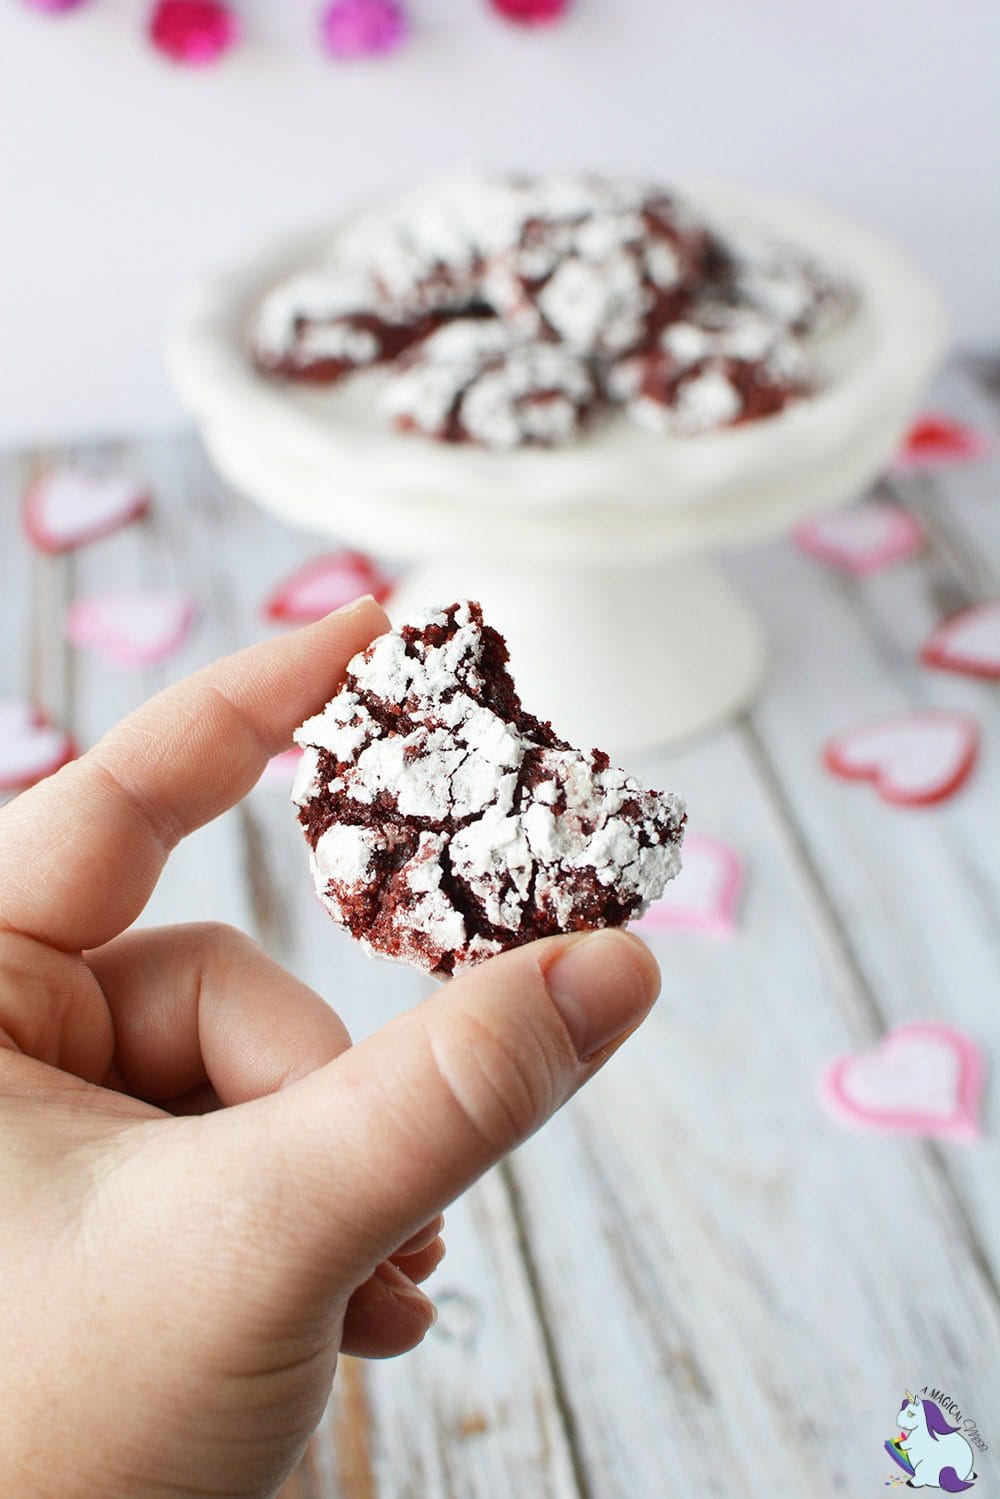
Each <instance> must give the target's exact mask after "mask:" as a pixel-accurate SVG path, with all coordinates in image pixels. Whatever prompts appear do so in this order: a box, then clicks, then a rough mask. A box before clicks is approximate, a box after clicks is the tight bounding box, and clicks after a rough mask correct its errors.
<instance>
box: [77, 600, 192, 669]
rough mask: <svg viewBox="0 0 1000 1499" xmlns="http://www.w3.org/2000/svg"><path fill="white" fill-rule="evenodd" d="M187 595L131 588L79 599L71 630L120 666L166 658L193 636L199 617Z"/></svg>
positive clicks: (84, 644) (81, 642)
mask: <svg viewBox="0 0 1000 1499" xmlns="http://www.w3.org/2000/svg"><path fill="white" fill-rule="evenodd" d="M195 612H196V610H195V603H194V600H193V599H192V598H191V597H190V596H189V595H187V594H181V593H174V592H170V591H162V592H148V593H139V592H127V593H107V594H98V595H95V596H93V597H91V598H84V599H77V600H75V602H74V603H73V604H71V605H70V608H69V610H68V612H67V615H66V635H67V638H68V639H69V640H70V641H71V642H72V644H73V645H75V646H77V647H78V648H80V649H84V650H92V651H96V653H97V654H98V655H99V656H101V657H102V659H103V660H105V661H108V662H110V663H111V664H112V665H114V666H126V667H139V666H148V665H151V664H152V663H153V662H156V661H165V660H166V659H167V657H169V656H172V655H173V653H174V652H175V651H176V650H178V649H179V647H180V646H181V645H182V644H183V643H184V640H185V639H186V638H187V634H188V631H189V630H190V628H191V624H192V622H193V620H194V617H195Z"/></svg>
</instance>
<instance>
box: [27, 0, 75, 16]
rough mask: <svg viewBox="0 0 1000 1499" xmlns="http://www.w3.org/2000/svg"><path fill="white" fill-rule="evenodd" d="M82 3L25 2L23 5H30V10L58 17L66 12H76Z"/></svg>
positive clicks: (66, 0)
mask: <svg viewBox="0 0 1000 1499" xmlns="http://www.w3.org/2000/svg"><path fill="white" fill-rule="evenodd" d="M83 3H84V0H25V4H27V5H30V6H31V8H32V10H41V11H44V12H45V14H46V15H50V16H60V15H63V14H64V13H65V12H66V11H68V10H76V8H77V6H78V5H82V4H83Z"/></svg>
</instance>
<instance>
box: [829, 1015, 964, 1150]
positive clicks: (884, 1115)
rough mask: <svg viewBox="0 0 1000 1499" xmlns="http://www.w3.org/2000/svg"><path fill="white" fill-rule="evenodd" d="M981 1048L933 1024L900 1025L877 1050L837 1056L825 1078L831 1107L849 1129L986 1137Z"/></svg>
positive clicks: (953, 1137) (952, 1137) (952, 1031)
mask: <svg viewBox="0 0 1000 1499" xmlns="http://www.w3.org/2000/svg"><path fill="white" fill-rule="evenodd" d="M984 1071H985V1069H984V1066H983V1059H982V1055H981V1053H980V1051H979V1048H978V1047H977V1046H976V1045H975V1044H974V1043H973V1042H972V1041H970V1040H969V1038H968V1037H967V1036H963V1035H962V1033H961V1032H960V1031H956V1030H952V1029H951V1027H950V1026H946V1025H941V1024H939V1023H937V1022H934V1021H914V1022H912V1023H910V1024H908V1025H900V1026H897V1027H896V1029H895V1030H892V1031H890V1032H889V1033H888V1035H887V1036H885V1037H884V1038H883V1040H882V1041H881V1043H880V1044H879V1046H878V1047H876V1049H875V1050H874V1051H870V1052H861V1053H857V1054H852V1055H849V1056H845V1057H840V1058H838V1060H837V1061H835V1062H833V1063H832V1064H831V1065H830V1066H829V1067H828V1068H827V1070H826V1072H825V1073H824V1074H823V1077H822V1080H821V1085H820V1091H821V1096H822V1097H823V1099H824V1101H825V1103H826V1104H827V1106H828V1107H829V1108H830V1109H831V1111H832V1112H833V1113H834V1114H836V1115H837V1117H838V1118H840V1119H843V1120H845V1121H846V1122H847V1123H848V1124H854V1125H859V1126H861V1127H862V1128H866V1129H875V1130H889V1131H892V1132H894V1133H904V1134H912V1135H943V1136H946V1137H950V1138H951V1139H956V1140H975V1139H978V1138H979V1135H980V1128H979V1102H980V1097H981V1094H982V1089H983V1079H984Z"/></svg>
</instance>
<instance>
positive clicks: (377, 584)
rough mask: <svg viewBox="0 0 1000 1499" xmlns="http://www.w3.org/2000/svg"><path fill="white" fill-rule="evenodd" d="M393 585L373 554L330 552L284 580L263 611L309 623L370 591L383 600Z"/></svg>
mask: <svg viewBox="0 0 1000 1499" xmlns="http://www.w3.org/2000/svg"><path fill="white" fill-rule="evenodd" d="M391 587H392V584H391V583H390V582H389V579H388V578H387V577H386V576H385V574H384V573H383V572H381V571H380V569H379V568H378V566H377V565H376V564H375V563H374V562H373V561H372V560H371V558H370V557H364V556H362V554H361V553H360V552H329V553H327V554H326V555H325V556H322V557H314V558H313V559H312V561H311V562H306V563H305V564H304V565H303V566H302V567H300V568H298V569H297V570H296V571H295V572H294V573H292V574H291V576H290V577H288V578H286V579H285V580H284V581H283V582H282V583H280V584H279V585H278V587H277V588H276V589H275V590H274V592H273V593H272V594H271V596H270V598H268V599H267V600H266V602H265V603H264V605H263V610H262V612H263V615H264V618H265V619H269V620H275V621H280V622H281V623H283V624H296V625H306V624H311V623H312V622H313V621H314V620H317V619H323V618H325V616H326V615H327V614H330V613H332V612H333V610H334V609H340V608H342V607H343V605H344V604H350V603H353V601H354V600H355V599H358V598H361V596H362V595H363V594H366V593H370V594H372V595H373V597H374V598H376V599H377V600H378V601H379V603H381V602H382V600H383V599H385V598H387V597H388V595H389V592H390V590H391Z"/></svg>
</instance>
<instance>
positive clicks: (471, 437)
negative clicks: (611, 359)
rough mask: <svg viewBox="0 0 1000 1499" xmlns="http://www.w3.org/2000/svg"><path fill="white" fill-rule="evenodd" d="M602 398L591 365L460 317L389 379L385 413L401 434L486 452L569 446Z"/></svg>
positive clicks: (548, 346)
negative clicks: (413, 433)
mask: <svg viewBox="0 0 1000 1499" xmlns="http://www.w3.org/2000/svg"><path fill="white" fill-rule="evenodd" d="M597 399H598V389H597V384H596V381H595V380H594V377H593V375H592V374H591V371H590V370H589V368H588V367H587V364H586V363H585V362H584V361H583V360H582V359H579V358H578V357H577V356H576V355H574V354H573V353H572V352H571V351H570V350H569V349H564V348H561V347H560V346H559V345H558V344H551V343H541V342H534V341H525V340H523V339H520V338H518V337H516V336H512V335H511V333H510V332H509V331H508V330H507V329H506V328H505V327H504V325H503V324H502V323H499V322H497V321H495V320H487V319H459V320H457V321H455V322H452V323H447V324H445V326H444V327H443V328H441V329H439V331H438V332H437V333H434V334H432V335H431V336H430V337H429V338H427V339H426V340H425V341H424V342H423V344H421V346H420V348H419V349H418V350H416V351H415V352H414V354H413V355H412V356H411V357H410V358H409V359H407V360H406V361H404V362H403V363H402V364H401V365H400V366H399V367H398V368H397V369H396V370H395V371H394V372H393V373H391V374H390V376H389V379H388V381H387V382H386V385H385V388H384V391H383V394H382V406H383V410H385V412H386V413H387V414H388V415H389V416H390V417H391V418H392V420H393V421H394V422H395V423H396V425H397V426H399V427H400V428H401V429H402V430H404V431H416V432H423V433H425V434H426V435H427V436H428V437H436V438H438V439H440V440H441V441H445V442H475V443H478V444H480V446H482V447H486V448H515V447H520V446H522V445H524V444H526V443H535V444H539V445H542V446H550V445H553V444H556V443H560V442H567V441H569V439H570V438H571V437H572V436H573V435H574V433H575V432H576V431H577V430H578V429H579V427H580V426H581V424H582V423H583V422H584V421H585V420H586V418H587V416H588V415H589V413H590V412H591V411H592V410H593V408H594V406H595V405H596V403H597Z"/></svg>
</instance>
